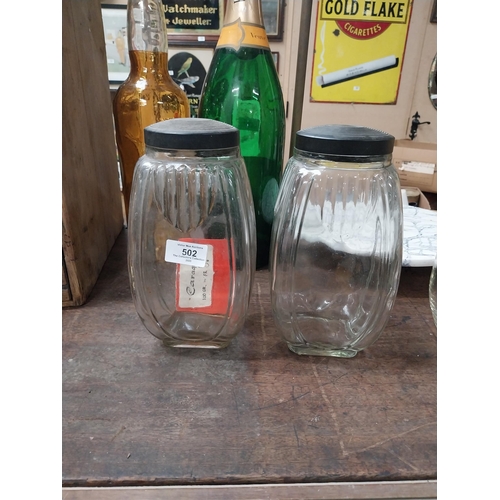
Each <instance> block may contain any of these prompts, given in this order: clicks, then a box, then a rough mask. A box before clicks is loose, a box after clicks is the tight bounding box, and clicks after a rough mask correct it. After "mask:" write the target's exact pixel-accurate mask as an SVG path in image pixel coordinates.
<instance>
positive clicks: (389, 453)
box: [62, 231, 436, 486]
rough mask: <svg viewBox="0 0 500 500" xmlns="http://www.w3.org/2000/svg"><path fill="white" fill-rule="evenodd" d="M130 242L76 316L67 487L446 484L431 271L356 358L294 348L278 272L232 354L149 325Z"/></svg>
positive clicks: (260, 288) (71, 329)
mask: <svg viewBox="0 0 500 500" xmlns="http://www.w3.org/2000/svg"><path fill="white" fill-rule="evenodd" d="M125 253H126V231H124V232H123V233H122V234H121V235H120V237H119V238H118V240H117V242H116V245H115V248H114V249H113V251H112V253H111V255H110V258H109V259H108V261H107V263H106V265H105V267H104V269H103V271H102V273H101V276H100V278H99V280H98V282H97V284H96V286H95V288H94V290H93V292H92V294H91V296H90V298H89V300H88V303H87V304H85V305H84V306H82V307H80V308H78V309H73V310H71V309H68V310H63V392H62V403H63V428H62V437H63V440H62V445H63V446H62V458H63V462H62V463H63V485H64V486H145V485H195V484H247V483H257V484H265V483H310V482H347V481H354V482H360V481H361V482H363V481H415V480H428V479H436V328H435V326H434V323H433V321H432V316H431V312H430V308H429V301H428V291H427V287H428V281H429V276H430V268H404V269H403V272H402V280H401V285H400V290H399V293H398V298H397V301H396V304H395V307H394V310H393V312H392V314H391V319H390V321H389V324H388V326H387V328H386V330H385V331H384V333H383V335H382V336H381V338H380V339H379V340H378V341H377V342H376V343H375V344H374V345H373V346H372V347H370V348H369V349H367V350H366V351H364V352H362V353H360V354H358V356H356V357H355V358H353V359H334V358H319V357H301V356H298V355H296V354H293V353H291V352H290V351H289V350H288V349H287V347H286V345H285V343H284V342H283V341H282V340H281V338H280V337H279V336H278V334H277V332H276V329H275V327H274V324H273V320H272V316H271V310H270V298H269V280H268V273H267V272H266V271H259V272H258V273H257V276H256V280H255V285H254V291H253V296H252V301H251V310H250V313H249V316H248V319H247V321H246V323H245V326H244V329H243V330H242V332H241V333H240V334H239V335H238V336H237V337H236V338H235V340H234V341H233V342H232V343H231V345H230V346H229V347H228V348H226V349H225V350H222V351H208V350H173V349H168V348H166V347H164V346H163V344H162V343H161V342H160V341H159V340H157V339H155V338H154V337H153V336H151V335H150V334H149V333H148V332H147V331H146V330H145V329H144V327H143V326H142V324H141V322H140V320H139V318H138V316H137V314H136V312H135V309H134V306H133V303H132V300H131V296H130V290H129V283H128V274H127V269H126V261H125V257H126V256H125Z"/></svg>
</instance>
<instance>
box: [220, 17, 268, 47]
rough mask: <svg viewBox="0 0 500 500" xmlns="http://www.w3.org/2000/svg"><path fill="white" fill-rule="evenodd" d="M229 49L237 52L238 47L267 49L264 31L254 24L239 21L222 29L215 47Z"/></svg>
mask: <svg viewBox="0 0 500 500" xmlns="http://www.w3.org/2000/svg"><path fill="white" fill-rule="evenodd" d="M219 47H230V48H233V49H235V50H239V49H240V47H257V48H260V49H269V41H268V39H267V34H266V30H265V29H264V28H263V27H262V26H258V25H256V24H244V23H242V22H241V20H240V19H238V20H237V21H235V22H234V23H231V24H227V25H226V26H224V27H223V28H222V31H221V34H220V36H219V41H218V42H217V47H216V48H219Z"/></svg>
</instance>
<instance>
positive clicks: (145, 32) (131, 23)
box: [127, 0, 168, 54]
mask: <svg viewBox="0 0 500 500" xmlns="http://www.w3.org/2000/svg"><path fill="white" fill-rule="evenodd" d="M127 37H128V47H129V51H130V52H133V51H144V52H153V53H165V54H166V53H167V52H168V39H167V27H166V25H165V16H164V14H163V9H162V4H161V1H160V0H128V2H127Z"/></svg>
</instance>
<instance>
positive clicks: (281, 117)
mask: <svg viewBox="0 0 500 500" xmlns="http://www.w3.org/2000/svg"><path fill="white" fill-rule="evenodd" d="M238 19H239V21H238V22H239V23H240V24H241V25H243V28H242V29H247V28H245V26H250V27H251V28H248V29H255V27H256V26H257V27H259V26H260V27H262V32H260V33H259V35H262V36H265V32H264V30H263V21H262V13H261V5H260V1H255V0H245V1H241V2H233V1H229V2H227V11H226V15H225V19H224V28H223V30H222V33H221V38H223V36H224V30H225V29H231V26H235V22H236V21H237V20H238ZM247 23H248V24H247ZM227 25H231V26H229V27H227ZM240 33H241V32H240ZM239 36H240V38H241V34H240V35H239ZM198 116H199V117H201V118H211V119H213V120H218V121H222V122H225V123H228V124H230V125H233V126H234V127H236V128H237V129H239V131H240V140H241V144H240V147H241V154H242V156H243V158H244V160H245V164H246V168H247V172H248V177H249V179H250V185H251V188H252V195H253V201H254V207H255V219H256V225H257V268H262V267H265V266H267V265H268V263H269V248H270V241H271V228H272V222H273V216H274V206H275V203H276V198H277V195H278V190H279V184H280V182H281V175H282V167H283V147H284V141H285V107H284V103H283V94H282V90H281V85H280V82H279V77H278V74H277V71H276V67H275V64H274V61H273V58H272V55H271V51H270V49H269V45H268V42H267V38H266V39H265V42H262V44H261V46H260V47H251V46H245V45H244V44H243V43H242V44H241V46H239V47H233V46H230V47H228V46H223V47H220V46H217V48H216V50H215V54H214V57H213V59H212V62H211V65H210V68H209V71H208V73H207V77H206V79H205V83H204V86H203V90H202V95H201V98H200V105H199V108H198Z"/></svg>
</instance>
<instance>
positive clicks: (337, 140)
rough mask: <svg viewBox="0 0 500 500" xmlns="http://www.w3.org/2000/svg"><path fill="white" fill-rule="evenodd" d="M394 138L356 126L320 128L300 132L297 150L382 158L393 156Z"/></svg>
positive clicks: (323, 126) (296, 139) (326, 126)
mask: <svg viewBox="0 0 500 500" xmlns="http://www.w3.org/2000/svg"><path fill="white" fill-rule="evenodd" d="M394 141H395V139H394V137H393V136H392V135H390V134H387V133H386V132H382V131H380V130H375V129H372V128H368V127H360V126H356V125H320V126H318V127H310V128H306V129H303V130H299V131H298V132H297V134H296V136H295V147H296V148H297V149H299V150H301V151H306V152H309V153H323V154H327V155H336V156H356V157H363V156H383V155H388V154H392V151H393V149H394Z"/></svg>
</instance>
